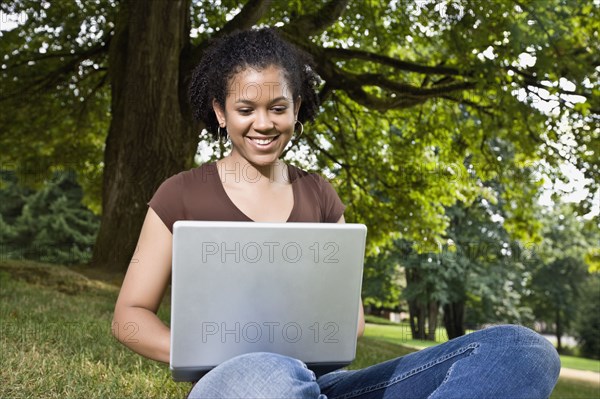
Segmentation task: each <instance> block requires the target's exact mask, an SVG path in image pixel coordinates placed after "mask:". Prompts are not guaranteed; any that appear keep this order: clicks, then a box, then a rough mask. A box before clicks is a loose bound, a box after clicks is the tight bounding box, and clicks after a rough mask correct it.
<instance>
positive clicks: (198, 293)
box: [170, 221, 367, 381]
mask: <svg viewBox="0 0 600 399" xmlns="http://www.w3.org/2000/svg"><path fill="white" fill-rule="evenodd" d="M366 234H367V229H366V227H365V226H364V225H361V224H349V223H348V224H338V223H252V222H200V221H178V222H176V223H175V224H174V227H173V275H172V298H171V299H172V301H171V359H170V360H171V361H170V363H171V364H170V365H171V371H172V375H173V378H174V379H175V380H176V381H195V380H198V379H199V378H200V377H201V376H202V375H203V374H204V373H206V372H208V371H209V370H211V369H212V368H214V367H215V366H217V365H219V364H220V363H222V362H224V361H226V360H228V359H230V358H232V357H235V356H238V355H241V354H244V353H249V352H274V353H279V354H283V355H288V356H291V357H294V358H297V359H300V360H302V361H304V362H305V363H306V364H307V365H308V367H309V368H311V369H312V370H313V371H315V373H316V374H317V375H321V374H323V373H326V372H329V371H333V370H335V369H338V368H341V367H344V366H346V365H348V364H350V362H352V360H354V357H355V353H356V333H357V327H358V314H359V313H358V311H359V302H360V293H361V283H362V271H363V259H364V251H365V240H366Z"/></svg>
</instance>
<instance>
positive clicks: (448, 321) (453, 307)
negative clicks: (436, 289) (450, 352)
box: [444, 301, 465, 339]
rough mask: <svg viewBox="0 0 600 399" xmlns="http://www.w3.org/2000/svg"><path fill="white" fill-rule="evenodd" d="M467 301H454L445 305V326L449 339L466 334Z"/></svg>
mask: <svg viewBox="0 0 600 399" xmlns="http://www.w3.org/2000/svg"><path fill="white" fill-rule="evenodd" d="M464 318H465V302H464V301H460V302H452V303H448V304H446V305H444V327H446V333H447V334H448V339H453V338H457V337H460V336H463V335H465V327H464Z"/></svg>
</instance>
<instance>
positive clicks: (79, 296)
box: [0, 261, 600, 399]
mask: <svg viewBox="0 0 600 399" xmlns="http://www.w3.org/2000/svg"><path fill="white" fill-rule="evenodd" d="M117 294H118V288H117V287H116V286H115V285H114V284H107V283H103V282H102V281H99V280H95V279H90V278H86V277H84V276H83V275H81V274H79V273H75V272H73V271H72V270H71V269H68V268H65V267H61V266H55V265H41V264H36V263H31V262H6V261H1V262H0V359H2V362H1V365H2V367H1V369H0V381H2V383H1V384H0V398H11V399H17V398H74V399H79V398H84V397H85V398H142V397H143V398H182V397H185V395H186V394H187V392H188V390H189V388H190V384H187V383H175V382H173V381H172V380H171V377H170V373H169V370H168V366H167V365H163V364H159V363H156V362H153V361H149V360H146V359H143V358H142V357H141V356H139V355H137V354H135V353H132V352H131V351H129V350H128V349H127V348H125V347H124V346H122V345H121V344H120V343H118V342H117V341H116V340H115V339H114V338H113V337H112V335H111V331H110V321H111V318H112V311H113V307H114V303H115V300H116V297H117ZM159 316H160V317H161V318H162V319H163V320H167V319H168V306H163V308H162V309H161V311H160V312H159ZM394 329H395V330H394ZM398 330H401V331H402V329H399V328H398V326H376V325H372V324H369V325H368V327H367V329H366V335H365V337H362V338H360V339H359V341H358V349H357V357H356V360H355V362H354V363H353V364H352V365H351V367H350V368H352V369H357V368H362V367H366V366H369V365H371V364H374V363H379V362H381V361H384V360H387V359H392V358H395V357H397V356H402V355H405V354H407V353H410V352H412V351H414V350H416V349H414V348H411V347H409V346H408V345H411V346H415V347H417V346H420V345H421V344H422V342H421V341H413V340H410V339H408V338H409V337H410V335H409V334H408V333H406V334H404V333H402V334H398ZM399 335H400V336H399ZM426 344H430V343H427V342H426ZM586 367H587V366H586ZM599 396H600V390H599V386H598V385H594V384H590V383H584V382H578V381H574V380H565V379H561V380H560V381H559V384H558V385H557V388H556V389H555V392H554V393H553V395H552V399H571V398H573V399H575V398H594V397H599Z"/></svg>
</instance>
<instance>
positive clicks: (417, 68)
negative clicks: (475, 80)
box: [324, 48, 469, 76]
mask: <svg viewBox="0 0 600 399" xmlns="http://www.w3.org/2000/svg"><path fill="white" fill-rule="evenodd" d="M324 54H325V55H326V56H327V57H328V58H330V59H361V60H366V61H373V62H378V63H380V64H383V65H388V66H391V67H393V68H396V69H400V70H403V71H409V72H419V73H425V74H439V75H452V76H460V75H463V74H462V73H461V72H460V71H459V70H458V69H456V68H450V67H444V66H435V67H434V66H428V65H421V64H417V63H414V62H408V61H402V60H398V59H396V58H391V57H387V56H385V55H381V54H375V53H371V52H368V51H363V50H357V49H344V48H326V49H324ZM464 76H469V74H464Z"/></svg>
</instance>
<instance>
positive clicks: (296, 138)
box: [294, 119, 304, 140]
mask: <svg viewBox="0 0 600 399" xmlns="http://www.w3.org/2000/svg"><path fill="white" fill-rule="evenodd" d="M296 123H299V124H300V134H299V135H298V136H296V137H295V138H294V140H298V139H299V138H300V136H302V133H304V125H303V124H302V122H300V121H299V120H298V119H296V122H294V125H295V124H296Z"/></svg>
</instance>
